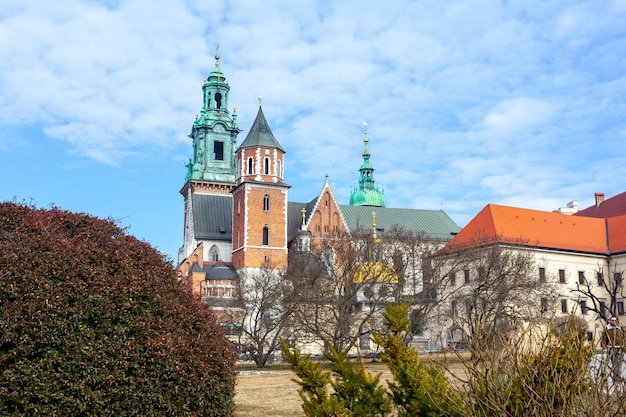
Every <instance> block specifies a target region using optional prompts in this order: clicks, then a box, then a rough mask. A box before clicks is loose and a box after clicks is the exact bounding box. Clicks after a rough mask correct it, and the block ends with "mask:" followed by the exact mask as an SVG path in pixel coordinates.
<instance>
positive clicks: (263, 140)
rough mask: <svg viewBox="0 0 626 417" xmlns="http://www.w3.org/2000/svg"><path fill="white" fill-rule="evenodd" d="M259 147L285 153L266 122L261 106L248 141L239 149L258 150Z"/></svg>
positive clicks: (247, 137) (247, 138)
mask: <svg viewBox="0 0 626 417" xmlns="http://www.w3.org/2000/svg"><path fill="white" fill-rule="evenodd" d="M259 146H262V147H265V148H274V149H280V150H281V151H283V152H285V150H284V149H283V148H282V146H280V143H278V141H277V140H276V138H275V137H274V134H272V130H271V129H270V126H269V124H268V123H267V120H265V116H264V115H263V109H262V107H261V106H259V112H258V113H257V115H256V119H254V123H252V127H251V128H250V131H249V132H248V136H246V139H245V140H244V141H243V142H242V143H241V145H239V149H242V148H256V147H259Z"/></svg>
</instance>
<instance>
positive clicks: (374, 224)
mask: <svg viewBox="0 0 626 417" xmlns="http://www.w3.org/2000/svg"><path fill="white" fill-rule="evenodd" d="M372 229H373V230H374V236H373V237H374V240H376V239H377V237H376V211H372Z"/></svg>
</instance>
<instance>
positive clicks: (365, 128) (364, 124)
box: [363, 120, 369, 143]
mask: <svg viewBox="0 0 626 417" xmlns="http://www.w3.org/2000/svg"><path fill="white" fill-rule="evenodd" d="M363 136H364V137H363V142H365V143H367V142H369V139H368V138H367V120H363Z"/></svg>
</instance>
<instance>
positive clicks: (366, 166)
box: [350, 121, 385, 207]
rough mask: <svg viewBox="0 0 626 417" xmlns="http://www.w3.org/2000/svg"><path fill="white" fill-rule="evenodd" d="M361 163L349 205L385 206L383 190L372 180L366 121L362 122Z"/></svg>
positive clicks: (372, 168)
mask: <svg viewBox="0 0 626 417" xmlns="http://www.w3.org/2000/svg"><path fill="white" fill-rule="evenodd" d="M363 126H364V138H363V143H364V146H363V163H362V164H361V168H360V169H359V173H360V175H359V184H358V186H356V187H354V188H353V190H352V192H351V193H350V205H351V206H374V207H385V192H384V190H383V189H382V187H379V186H378V185H377V184H376V181H375V180H374V167H372V164H371V163H370V156H371V154H370V151H369V147H368V143H369V139H368V137H367V122H366V121H364V122H363Z"/></svg>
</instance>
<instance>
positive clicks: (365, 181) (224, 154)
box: [178, 55, 460, 309]
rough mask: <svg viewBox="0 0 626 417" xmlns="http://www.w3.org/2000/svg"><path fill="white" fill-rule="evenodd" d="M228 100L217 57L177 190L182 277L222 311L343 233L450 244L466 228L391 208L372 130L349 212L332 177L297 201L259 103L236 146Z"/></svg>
mask: <svg viewBox="0 0 626 417" xmlns="http://www.w3.org/2000/svg"><path fill="white" fill-rule="evenodd" d="M229 92H230V85H229V83H228V81H227V79H226V77H225V76H224V74H223V73H222V70H221V68H220V57H219V55H216V56H215V67H214V68H213V70H212V71H211V73H210V74H209V76H208V77H207V79H206V80H205V81H204V83H203V85H202V96H203V101H202V102H203V104H202V109H201V112H200V114H199V115H198V116H196V120H195V121H194V122H193V124H192V127H191V132H190V134H189V137H190V138H191V139H192V149H193V154H192V157H191V159H190V160H189V163H188V164H187V175H186V177H185V184H184V186H183V187H182V189H181V190H180V193H181V194H182V196H183V198H184V240H183V244H182V246H181V248H180V249H179V254H178V262H179V266H178V271H179V276H180V277H181V279H184V280H186V282H188V283H189V285H191V286H192V289H193V292H194V293H196V294H198V295H199V296H201V297H202V299H203V301H205V302H207V303H209V304H211V305H212V306H214V307H215V308H216V309H219V308H220V307H228V306H232V305H233V304H235V303H237V302H239V301H238V297H239V293H240V288H241V285H242V283H241V282H240V281H241V279H242V277H243V276H245V273H246V271H249V270H258V269H259V268H261V267H262V265H263V264H264V263H266V262H268V261H271V264H272V265H273V266H274V267H275V268H277V269H279V270H286V269H287V267H288V262H289V253H290V251H291V250H294V248H295V247H299V248H300V250H302V249H305V250H306V248H310V247H311V242H315V241H316V240H323V239H328V238H329V237H332V236H333V235H336V234H337V233H340V232H341V233H348V234H350V232H351V231H354V230H357V229H359V228H361V229H363V228H365V229H369V230H372V233H373V234H374V235H376V236H377V237H378V238H383V239H384V235H385V230H390V228H391V227H392V226H394V225H396V226H401V227H403V228H404V229H406V230H409V231H415V232H420V233H424V234H426V235H427V236H428V237H429V238H430V239H432V240H433V241H436V242H440V243H441V244H442V245H443V244H445V242H447V241H449V240H450V239H451V238H452V237H453V236H454V235H455V234H456V233H457V232H458V231H459V230H460V228H459V226H457V225H456V224H455V222H454V221H452V219H451V218H450V217H449V216H448V215H447V214H446V213H445V212H444V211H442V210H419V209H406V208H390V207H386V206H385V201H384V190H383V188H382V187H381V186H380V185H379V184H377V183H376V181H375V179H374V168H373V166H372V164H371V162H370V157H371V154H370V151H369V146H368V145H369V139H368V137H367V132H365V135H364V136H365V137H364V138H363V139H362V140H363V143H364V145H363V153H362V158H363V162H362V164H361V166H360V168H359V178H358V183H356V184H355V186H354V188H353V189H352V191H351V195H350V201H349V204H342V202H340V201H337V200H336V198H335V196H334V194H333V190H332V187H331V185H330V182H329V179H328V177H326V178H325V180H324V182H323V183H321V184H320V189H321V191H320V192H319V194H317V195H313V196H311V200H309V201H306V202H294V201H290V200H289V189H290V185H289V184H288V183H287V182H286V181H285V179H286V177H288V175H287V174H288V173H286V172H285V158H286V156H285V155H286V150H285V149H284V148H283V147H282V146H281V144H280V142H279V141H278V139H277V138H276V137H275V136H274V134H273V133H272V130H271V128H270V126H269V124H268V122H267V119H266V118H265V115H264V113H263V108H262V106H261V103H259V109H258V113H257V115H256V118H255V120H254V122H253V123H252V126H251V127H250V129H249V130H248V132H247V134H246V136H245V139H244V140H243V141H241V142H240V143H238V136H239V134H240V133H241V132H242V130H241V129H240V128H239V126H238V125H237V113H236V109H234V110H233V111H232V113H231V112H230V111H229V107H228V94H229ZM355 165H356V164H355Z"/></svg>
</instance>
